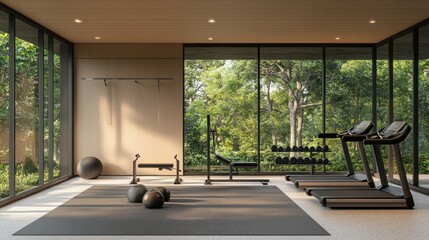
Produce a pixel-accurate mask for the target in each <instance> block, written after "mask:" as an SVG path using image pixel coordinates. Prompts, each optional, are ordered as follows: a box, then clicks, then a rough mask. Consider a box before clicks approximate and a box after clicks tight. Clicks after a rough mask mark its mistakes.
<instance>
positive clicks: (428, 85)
mask: <svg viewBox="0 0 429 240" xmlns="http://www.w3.org/2000/svg"><path fill="white" fill-rule="evenodd" d="M418 101H419V140H418V149H419V186H420V187H424V188H429V26H426V27H423V28H420V29H419V98H418Z"/></svg>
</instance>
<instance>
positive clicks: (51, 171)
mask: <svg viewBox="0 0 429 240" xmlns="http://www.w3.org/2000/svg"><path fill="white" fill-rule="evenodd" d="M48 51H49V54H48V66H49V73H48V180H49V181H51V180H52V179H53V178H54V39H53V36H52V35H49V36H48Z"/></svg>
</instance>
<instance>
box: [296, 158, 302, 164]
mask: <svg viewBox="0 0 429 240" xmlns="http://www.w3.org/2000/svg"><path fill="white" fill-rule="evenodd" d="M296 162H297V163H298V164H303V163H304V160H303V159H302V157H299V158H298V160H297V161H296Z"/></svg>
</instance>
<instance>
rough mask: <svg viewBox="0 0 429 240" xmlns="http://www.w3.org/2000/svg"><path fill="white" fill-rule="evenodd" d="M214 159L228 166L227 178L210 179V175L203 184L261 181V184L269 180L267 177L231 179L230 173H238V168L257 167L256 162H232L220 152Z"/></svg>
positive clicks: (265, 183)
mask: <svg viewBox="0 0 429 240" xmlns="http://www.w3.org/2000/svg"><path fill="white" fill-rule="evenodd" d="M215 155H216V159H217V160H218V161H219V162H221V163H222V164H224V165H227V166H229V180H221V179H210V177H209V176H210V175H208V178H207V180H206V182H205V184H211V182H225V181H231V182H261V183H262V184H263V185H267V184H268V182H269V181H270V180H268V179H233V178H232V175H233V173H234V170H235V173H236V174H237V175H238V169H254V168H257V167H258V163H257V162H232V161H230V160H229V159H227V158H225V157H223V156H222V155H220V154H217V153H216V154H215Z"/></svg>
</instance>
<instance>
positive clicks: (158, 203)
mask: <svg viewBox="0 0 429 240" xmlns="http://www.w3.org/2000/svg"><path fill="white" fill-rule="evenodd" d="M164 202H165V199H164V196H162V193H160V192H159V191H156V190H151V191H149V192H146V193H145V194H144V196H143V205H144V206H145V207H146V208H162V205H164Z"/></svg>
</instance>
